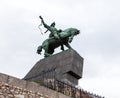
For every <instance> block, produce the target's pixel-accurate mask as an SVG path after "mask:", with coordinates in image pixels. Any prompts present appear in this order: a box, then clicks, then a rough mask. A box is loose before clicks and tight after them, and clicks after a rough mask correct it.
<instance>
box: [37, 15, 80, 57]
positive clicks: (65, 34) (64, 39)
mask: <svg viewBox="0 0 120 98" xmlns="http://www.w3.org/2000/svg"><path fill="white" fill-rule="evenodd" d="M39 18H40V19H41V22H42V24H43V26H44V27H45V28H46V29H47V31H50V35H49V38H48V39H46V40H45V41H43V43H42V45H40V46H39V47H38V49H37V53H38V54H41V51H42V49H44V50H45V53H44V56H45V57H48V56H51V55H52V54H53V53H54V49H55V48H57V47H59V46H61V50H63V51H64V45H65V46H66V47H67V48H68V49H72V47H71V46H70V44H69V43H71V42H72V40H73V37H74V36H75V35H77V34H79V33H80V31H79V30H78V29H76V28H68V29H65V30H61V29H59V30H58V29H57V28H55V22H53V23H52V24H51V25H50V26H49V25H47V24H46V23H45V22H44V20H43V18H42V17H41V16H40V17H39ZM45 33H46V32H45Z"/></svg>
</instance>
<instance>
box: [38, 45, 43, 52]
mask: <svg viewBox="0 0 120 98" xmlns="http://www.w3.org/2000/svg"><path fill="white" fill-rule="evenodd" d="M41 51H42V45H41V46H39V47H38V48H37V53H38V54H41Z"/></svg>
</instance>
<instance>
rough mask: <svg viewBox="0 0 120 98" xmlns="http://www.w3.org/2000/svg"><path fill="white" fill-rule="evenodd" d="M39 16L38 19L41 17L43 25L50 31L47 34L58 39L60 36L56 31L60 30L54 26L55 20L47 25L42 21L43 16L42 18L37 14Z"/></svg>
mask: <svg viewBox="0 0 120 98" xmlns="http://www.w3.org/2000/svg"><path fill="white" fill-rule="evenodd" d="M39 17H40V19H41V21H42V23H43V25H44V27H45V28H46V29H47V30H49V31H50V32H51V33H50V35H49V38H51V37H53V36H54V38H56V39H60V37H59V35H58V33H59V32H60V31H59V30H57V29H56V28H55V22H53V23H52V24H51V25H50V26H49V25H47V24H46V23H45V22H44V20H43V18H42V17H41V16H39Z"/></svg>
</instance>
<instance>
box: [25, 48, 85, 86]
mask: <svg viewBox="0 0 120 98" xmlns="http://www.w3.org/2000/svg"><path fill="white" fill-rule="evenodd" d="M52 68H56V69H55V72H56V74H55V77H56V78H57V79H58V80H60V81H64V82H66V83H69V84H72V85H77V84H78V79H80V78H82V72H83V58H82V57H81V56H80V55H79V54H78V53H77V52H76V51H75V50H71V49H69V50H66V51H64V52H60V53H58V54H55V55H53V56H50V57H47V58H44V59H42V60H40V61H38V62H37V63H36V64H35V66H34V67H33V68H32V69H31V70H30V71H29V72H28V74H27V75H26V76H25V77H24V79H25V80H34V76H36V75H39V74H40V73H41V72H42V71H47V70H49V69H52ZM37 79H39V76H38V78H37Z"/></svg>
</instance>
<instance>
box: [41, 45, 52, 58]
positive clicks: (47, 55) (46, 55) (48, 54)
mask: <svg viewBox="0 0 120 98" xmlns="http://www.w3.org/2000/svg"><path fill="white" fill-rule="evenodd" d="M48 47H49V44H48V43H46V44H45V45H44V46H43V48H44V50H45V53H44V57H49V56H51V55H52V54H50V53H49V52H48V51H49V48H48Z"/></svg>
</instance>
